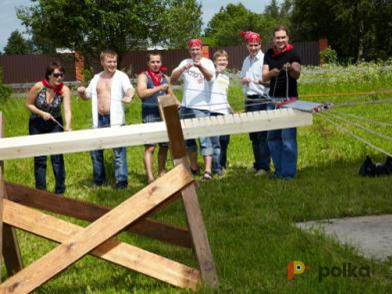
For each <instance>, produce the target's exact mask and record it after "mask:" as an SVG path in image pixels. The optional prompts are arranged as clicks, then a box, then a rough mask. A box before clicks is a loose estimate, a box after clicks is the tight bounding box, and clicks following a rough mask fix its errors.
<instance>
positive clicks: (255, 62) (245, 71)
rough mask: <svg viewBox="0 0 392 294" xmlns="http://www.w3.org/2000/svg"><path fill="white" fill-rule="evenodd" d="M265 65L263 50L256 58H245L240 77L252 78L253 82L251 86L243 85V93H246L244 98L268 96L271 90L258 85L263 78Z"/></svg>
mask: <svg viewBox="0 0 392 294" xmlns="http://www.w3.org/2000/svg"><path fill="white" fill-rule="evenodd" d="M263 63H264V53H263V51H261V50H260V51H259V52H258V53H257V55H256V56H255V57H254V58H250V56H247V57H246V58H245V60H244V63H243V64H242V69H241V72H240V77H241V79H242V78H244V77H248V78H251V82H250V83H249V84H243V85H242V91H243V93H244V96H248V95H261V96H266V95H267V94H268V91H269V89H268V88H266V87H264V86H263V85H260V84H258V83H257V82H258V81H260V80H261V79H262V78H263ZM254 82H256V83H254Z"/></svg>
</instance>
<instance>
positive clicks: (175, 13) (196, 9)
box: [164, 0, 202, 48]
mask: <svg viewBox="0 0 392 294" xmlns="http://www.w3.org/2000/svg"><path fill="white" fill-rule="evenodd" d="M165 17H166V22H167V25H166V40H165V41H164V43H166V44H167V45H168V46H169V47H170V48H181V47H185V46H186V41H187V40H189V39H191V38H194V37H200V34H201V25H202V21H201V5H200V4H198V3H197V2H196V1H195V0H174V1H172V3H171V9H168V10H167V11H166V15H165Z"/></svg>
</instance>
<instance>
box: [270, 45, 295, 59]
mask: <svg viewBox="0 0 392 294" xmlns="http://www.w3.org/2000/svg"><path fill="white" fill-rule="evenodd" d="M293 48H294V47H293V45H291V44H287V45H286V46H285V47H284V48H283V49H282V50H279V49H276V48H275V47H274V48H273V50H274V54H273V55H272V57H273V58H275V57H278V56H279V55H282V54H283V53H285V52H290V51H291V50H293Z"/></svg>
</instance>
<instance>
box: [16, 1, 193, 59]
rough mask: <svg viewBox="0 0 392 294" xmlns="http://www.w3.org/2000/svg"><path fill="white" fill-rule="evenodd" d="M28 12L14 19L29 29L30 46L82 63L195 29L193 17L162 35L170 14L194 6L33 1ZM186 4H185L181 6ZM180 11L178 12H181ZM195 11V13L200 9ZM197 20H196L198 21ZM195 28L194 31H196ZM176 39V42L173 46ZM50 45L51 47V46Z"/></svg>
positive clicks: (165, 29) (159, 2) (27, 8)
mask: <svg viewBox="0 0 392 294" xmlns="http://www.w3.org/2000/svg"><path fill="white" fill-rule="evenodd" d="M32 2H33V5H32V6H31V7H22V8H20V9H18V11H17V16H18V18H19V19H20V20H21V21H22V23H23V24H24V25H25V26H26V27H27V28H28V30H29V32H30V33H31V34H32V36H33V40H35V41H37V42H38V43H39V44H45V43H47V44H53V45H51V47H65V48H70V49H73V50H75V51H79V52H81V53H82V54H83V55H84V56H85V57H86V58H88V57H91V56H95V57H96V56H98V54H99V52H100V51H101V50H102V49H106V48H111V49H113V50H115V51H117V52H118V53H119V55H120V56H121V54H122V53H124V52H127V51H129V50H130V49H135V48H146V47H147V46H148V45H150V44H157V43H164V44H165V43H170V42H172V40H174V39H176V38H177V35H176V34H182V33H184V29H189V27H190V25H189V23H192V25H194V23H195V22H196V23H200V24H199V26H200V25H201V20H200V17H199V18H197V17H198V16H197V13H193V14H191V13H190V14H189V15H190V16H191V17H190V18H188V22H189V23H186V25H185V20H186V19H184V20H183V28H180V27H177V28H176V31H172V32H171V33H172V34H171V35H170V36H169V38H168V37H167V35H166V33H167V32H168V31H169V26H170V25H173V23H172V22H169V21H168V18H169V17H168V15H170V13H171V11H172V9H174V10H177V11H182V12H184V11H186V9H187V7H193V6H192V5H191V4H192V2H194V3H195V0H187V1H179V0H143V1H134V0H111V1H103V0H80V1H64V0H62V1H58V0H32ZM182 2H185V4H181V3H182ZM181 9H182V10H181ZM199 10H200V8H199ZM199 16H200V15H199ZM195 27H197V25H195ZM178 39H179V38H177V40H178ZM54 45H55V46H54Z"/></svg>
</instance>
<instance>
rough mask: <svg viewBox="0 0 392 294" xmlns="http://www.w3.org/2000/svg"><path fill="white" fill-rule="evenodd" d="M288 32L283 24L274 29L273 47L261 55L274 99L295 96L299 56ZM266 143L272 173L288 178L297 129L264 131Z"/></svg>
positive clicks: (293, 167) (294, 159)
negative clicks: (273, 170) (266, 137)
mask: <svg viewBox="0 0 392 294" xmlns="http://www.w3.org/2000/svg"><path fill="white" fill-rule="evenodd" d="M288 42H289V33H288V30H287V28H286V27H285V26H278V27H277V28H276V29H275V30H274V36H273V44H274V47H273V48H271V49H269V50H268V51H267V53H266V54H265V58H264V65H263V81H264V82H266V81H271V87H270V92H269V95H270V96H271V97H272V99H273V100H274V102H282V101H284V100H287V99H296V98H297V97H298V92H297V80H298V78H299V76H300V72H301V65H300V58H299V56H298V53H297V51H296V50H295V48H294V47H293V46H292V45H291V44H289V43H288ZM268 145H269V148H270V150H271V156H272V161H273V163H274V166H275V173H274V176H275V177H278V178H283V179H292V178H294V177H295V175H296V172H297V157H298V151H297V150H298V149H297V129H296V128H289V129H283V130H274V131H271V132H269V134H268Z"/></svg>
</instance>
